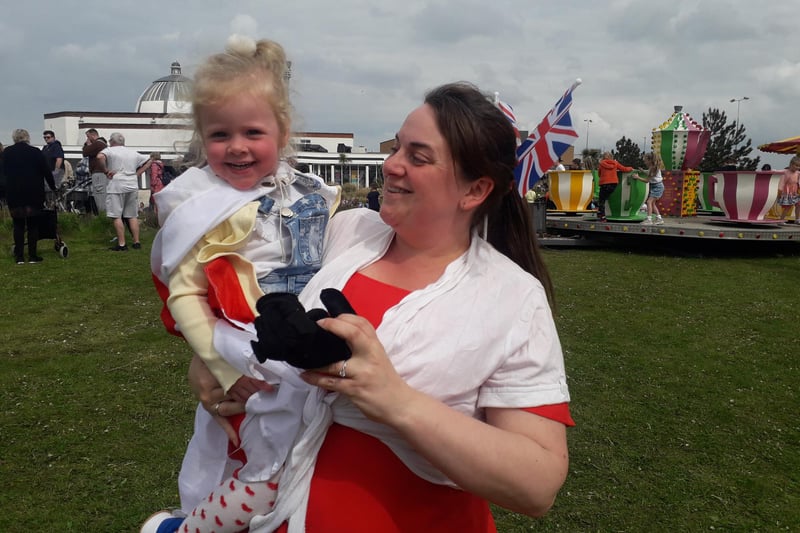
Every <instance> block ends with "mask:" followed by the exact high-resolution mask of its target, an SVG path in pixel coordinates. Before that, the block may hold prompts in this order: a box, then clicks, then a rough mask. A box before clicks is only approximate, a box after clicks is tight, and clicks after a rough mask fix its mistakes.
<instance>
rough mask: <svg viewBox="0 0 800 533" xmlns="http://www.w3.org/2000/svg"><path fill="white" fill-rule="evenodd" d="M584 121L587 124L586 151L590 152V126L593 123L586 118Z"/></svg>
mask: <svg viewBox="0 0 800 533" xmlns="http://www.w3.org/2000/svg"><path fill="white" fill-rule="evenodd" d="M583 121H584V122H585V123H586V151H587V152H588V151H589V124H591V123H592V119H590V118H585V119H583Z"/></svg>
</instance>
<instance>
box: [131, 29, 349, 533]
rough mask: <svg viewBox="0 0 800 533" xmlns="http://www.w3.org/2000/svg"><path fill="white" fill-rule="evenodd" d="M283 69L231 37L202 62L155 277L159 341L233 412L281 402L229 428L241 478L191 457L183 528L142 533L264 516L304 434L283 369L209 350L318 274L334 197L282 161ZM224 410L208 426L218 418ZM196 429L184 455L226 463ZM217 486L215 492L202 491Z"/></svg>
mask: <svg viewBox="0 0 800 533" xmlns="http://www.w3.org/2000/svg"><path fill="white" fill-rule="evenodd" d="M287 68H288V64H287V59H286V54H285V52H284V50H283V47H281V45H279V44H278V43H276V42H274V41H270V40H266V39H264V40H260V41H258V42H256V41H253V40H252V39H248V38H244V37H238V36H234V37H232V38H231V39H230V40H229V41H228V45H227V48H226V51H225V52H224V53H220V54H216V55H213V56H211V57H210V58H209V59H208V60H206V62H205V63H204V64H203V65H201V66H200V68H199V69H198V70H197V72H196V74H195V79H194V84H193V89H192V90H193V93H192V110H193V113H194V122H195V138H196V139H198V140H199V141H200V142H198V143H197V146H198V150H199V155H200V158H199V162H198V163H199V166H196V167H191V168H189V169H187V170H186V172H184V173H183V174H181V175H180V176H179V177H178V178H176V179H175V180H174V181H173V182H172V183H170V185H169V186H168V187H166V188H164V189H163V190H162V191H160V192H159V193H157V194H156V195H155V202H156V206H157V208H158V209H157V211H158V217H159V221H160V222H161V230H160V231H159V233H158V234H157V235H156V239H155V241H154V243H153V252H152V256H151V268H152V271H153V276H154V277H155V279H157V280H158V282H157V287H158V288H159V293H160V294H161V295H162V298H164V299H165V302H166V306H167V310H168V314H166V315H167V316H168V319H167V320H166V321H165V323H166V325H167V326H168V329H170V331H172V332H179V333H180V334H182V335H183V337H184V338H185V339H186V341H187V342H188V343H189V345H190V347H191V348H192V350H193V351H194V352H195V353H196V354H198V355H199V357H201V358H202V360H203V361H204V362H205V364H206V365H207V368H210V369H211V372H212V375H213V376H215V378H216V380H217V382H219V383H221V384H222V386H223V387H224V390H225V392H226V393H227V394H229V395H230V397H231V398H247V397H248V396H249V395H250V393H251V392H254V391H257V390H260V391H261V392H267V391H270V392H271V391H272V386H271V385H270V384H278V383H279V384H280V386H279V387H278V386H277V385H276V387H275V389H276V390H277V393H276V394H269V395H267V396H266V397H264V394H258V395H257V397H256V398H254V399H253V401H252V402H250V403H248V406H249V408H250V410H249V411H248V413H246V414H244V415H242V414H240V416H236V417H233V418H231V419H230V424H231V425H230V426H229V428H230V429H231V430H232V433H229V434H228V438H229V439H230V442H231V445H230V450H231V454H232V457H231V460H232V461H235V462H236V463H237V471H236V473H235V474H232V475H231V471H227V472H225V471H223V470H214V469H206V466H207V465H209V464H210V462H209V461H195V460H194V459H193V458H194V457H195V455H194V454H193V450H194V448H191V447H190V449H189V450H187V455H186V458H185V459H184V464H183V469H182V472H181V477H180V478H179V484H180V486H181V505H182V508H183V510H184V513H185V515H186V516H175V515H173V513H171V512H168V511H160V512H157V513H155V514H154V515H152V516H151V517H150V518H148V519H147V520H146V521H145V523H144V524H143V526H142V528H141V531H142V533H155V532H158V533H168V532H174V531H177V530H178V528H180V531H184V530H185V531H197V530H199V531H215V532H217V533H223V532H237V531H241V530H242V529H245V528H246V526H247V523H248V522H249V521H250V519H251V517H252V516H254V515H256V514H264V513H268V512H269V511H270V509H271V507H272V503H273V502H274V500H275V493H276V491H277V490H278V484H279V482H280V478H281V469H282V467H283V460H284V458H285V456H286V453H288V450H289V449H290V447H291V444H292V443H293V442H294V439H295V436H296V433H297V431H298V428H299V427H300V425H301V423H302V420H303V403H304V398H305V396H307V395H308V394H309V388H308V387H307V386H306V384H305V383H303V382H302V380H300V379H299V378H298V377H297V372H296V371H295V370H294V369H293V368H292V367H289V366H288V365H286V364H284V363H282V362H280V361H267V362H266V366H260V367H259V370H256V369H255V368H254V367H252V366H250V365H247V364H244V365H236V364H235V362H231V361H229V360H227V359H226V353H225V352H224V348H223V347H220V345H219V344H218V343H217V338H218V334H219V333H218V332H219V331H220V330H224V329H225V328H226V327H227V328H230V329H232V330H235V331H239V330H238V329H236V328H237V327H239V326H241V327H245V324H250V323H251V322H252V320H253V317H254V315H255V314H256V309H255V303H256V301H257V300H258V298H259V297H260V296H263V295H264V294H268V293H287V292H288V293H294V294H296V293H299V292H300V290H301V289H302V288H303V287H305V285H306V283H308V280H309V279H311V277H312V276H313V275H314V274H315V273H316V271H317V270H318V269H319V267H320V265H321V263H322V251H323V249H322V243H323V238H324V235H325V229H326V227H327V224H328V218H329V213H331V212H333V211H334V210H335V208H336V206H337V205H338V202H339V197H340V189H339V188H338V187H333V186H329V185H326V184H325V182H324V181H323V180H322V179H321V178H319V177H318V176H314V175H313V174H301V173H299V172H296V171H295V170H294V169H292V168H291V166H290V165H289V164H287V163H285V162H282V161H281V157H282V156H284V155H285V154H286V153H287V152H288V151H289V149H290V145H289V137H290V131H291V109H292V105H291V102H290V100H289V88H288V86H287V84H286V81H285V78H284V74H285V72H286V71H287ZM163 316H165V314H164V313H162V317H163ZM230 324H236V327H234V326H232V325H230ZM261 372H263V373H261ZM284 376H287V378H286V379H283V378H284ZM268 383H269V384H268ZM221 405H222V403H221V402H218V403H217V404H216V407H215V408H214V409H213V414H214V415H215V416H218V415H220V414H223V413H221V412H220V406H221ZM203 414H205V411H202V412H201V413H198V420H200V418H199V417H200V416H201V415H203ZM207 422H211V420H210V419H208V420H207ZM211 423H212V424H213V422H211ZM202 427H203V424H199V423H198V424H197V432H196V433H195V437H193V438H192V443H193V444H198V443H201V444H199V445H200V446H201V447H203V449H209V448H211V449H212V450H213V451H214V452H217V453H218V454H219V456H220V457H222V458H225V457H226V450H227V449H229V448H228V447H227V446H226V439H225V435H221V437H222V438H221V439H207V440H206V439H204V433H203V432H202ZM262 427H266V428H267V430H268V431H269V433H268V434H267V435H266V436H265V435H264V434H263V433H262V431H261V428H262ZM253 435H255V436H257V437H260V438H259V439H256V438H254V437H253ZM213 443H217V444H218V445H214V444H213ZM214 472H218V473H219V474H220V477H219V479H216V480H215V481H216V482H214V483H211V484H210V486H206V485H205V484H203V482H202V481H203V480H207V479H209V478H213V476H214ZM226 473H227V477H225V474H226ZM204 517H207V520H205V519H204Z"/></svg>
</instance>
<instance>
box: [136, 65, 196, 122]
mask: <svg viewBox="0 0 800 533" xmlns="http://www.w3.org/2000/svg"><path fill="white" fill-rule="evenodd" d="M170 72H171V73H170V75H169V76H164V77H163V78H159V79H157V80H156V81H154V82H153V83H152V84H151V85H150V87H148V88H147V89H145V91H144V92H143V93H142V95H141V96H140V97H139V101H138V102H137V104H136V112H137V113H190V112H191V111H192V104H191V101H190V95H191V88H192V80H191V79H189V78H187V77H186V76H183V75H182V74H181V64H180V63H178V62H177V61H175V62H174V63H172V65H171V66H170Z"/></svg>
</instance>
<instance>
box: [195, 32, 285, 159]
mask: <svg viewBox="0 0 800 533" xmlns="http://www.w3.org/2000/svg"><path fill="white" fill-rule="evenodd" d="M288 72H289V63H288V61H287V60H286V53H285V52H284V50H283V47H282V46H281V45H280V44H278V43H276V42H275V41H270V40H268V39H262V40H259V41H254V40H253V39H250V38H249V37H242V36H239V35H232V36H231V37H230V38H229V39H228V43H227V46H226V47H225V51H224V52H222V53H219V54H214V55H212V56H211V57H209V58H208V59H206V61H205V62H204V63H203V64H202V65H201V66H200V67H199V68H198V69H197V72H196V73H195V76H194V83H193V85H192V112H193V114H194V129H195V131H194V135H193V137H192V141H191V143H190V144H191V145H192V146H193V147H194V148H195V149H196V150H198V152H197V153H195V154H191V155H192V156H194V158H196V160H195V161H194V162H193V163H194V164H198V163H203V162H205V158H206V156H205V150H204V148H203V142H202V138H201V135H200V132H201V131H202V126H203V124H202V115H203V113H202V112H203V110H204V109H207V108H208V107H211V106H215V105H219V104H220V103H221V102H225V101H227V100H229V99H231V98H236V97H237V96H240V95H241V94H249V95H252V96H255V97H258V98H263V99H264V103H265V104H266V105H269V106H270V107H271V108H272V112H273V113H274V114H275V118H276V119H277V121H278V127H279V128H280V133H281V138H282V139H287V140H288V138H289V132H290V130H291V125H292V119H291V115H292V105H291V102H290V101H289V86H288ZM287 147H288V142H287V143H286V146H282V147H281V148H282V149H284V150H286V149H287Z"/></svg>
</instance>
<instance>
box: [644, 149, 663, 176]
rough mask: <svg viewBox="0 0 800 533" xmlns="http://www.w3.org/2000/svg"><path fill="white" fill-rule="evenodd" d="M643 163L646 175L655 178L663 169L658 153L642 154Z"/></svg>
mask: <svg viewBox="0 0 800 533" xmlns="http://www.w3.org/2000/svg"><path fill="white" fill-rule="evenodd" d="M644 162H645V164H646V165H647V175H648V176H655V175H656V174H657V173H658V171H659V170H661V169H662V168H664V162H663V161H662V160H661V156H660V155H659V154H658V152H649V153H647V154H644Z"/></svg>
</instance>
